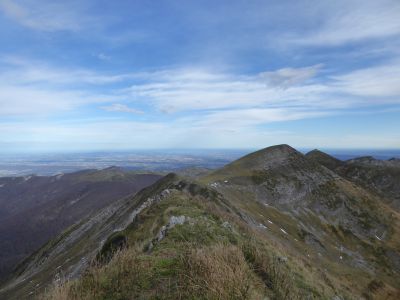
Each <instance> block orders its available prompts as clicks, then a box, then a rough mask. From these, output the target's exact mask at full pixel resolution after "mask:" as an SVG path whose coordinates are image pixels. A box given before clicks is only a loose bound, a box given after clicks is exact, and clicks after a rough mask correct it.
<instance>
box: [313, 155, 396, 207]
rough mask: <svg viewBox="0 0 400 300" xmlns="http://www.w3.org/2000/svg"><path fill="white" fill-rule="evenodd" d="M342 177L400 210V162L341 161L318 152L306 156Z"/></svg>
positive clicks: (366, 158) (369, 158) (370, 158)
mask: <svg viewBox="0 0 400 300" xmlns="http://www.w3.org/2000/svg"><path fill="white" fill-rule="evenodd" d="M306 157H307V158H309V159H311V160H313V161H315V162H318V163H320V164H322V165H324V166H325V167H327V168H328V169H331V170H332V171H334V172H336V173H338V174H339V175H340V176H342V177H344V178H346V179H348V180H350V181H353V182H355V183H356V184H358V185H361V186H362V187H364V188H365V189H367V190H369V191H371V192H373V193H376V194H378V195H379V196H381V197H383V200H384V201H385V203H387V204H389V205H390V206H391V207H393V208H395V209H397V210H398V211H399V210H400V160H399V159H396V158H392V159H389V160H379V159H375V158H373V157H372V156H365V157H358V158H354V159H350V160H348V161H345V162H343V161H340V160H337V159H336V158H334V157H332V156H330V155H328V154H326V153H323V152H321V151H318V150H313V151H311V152H309V153H307V154H306Z"/></svg>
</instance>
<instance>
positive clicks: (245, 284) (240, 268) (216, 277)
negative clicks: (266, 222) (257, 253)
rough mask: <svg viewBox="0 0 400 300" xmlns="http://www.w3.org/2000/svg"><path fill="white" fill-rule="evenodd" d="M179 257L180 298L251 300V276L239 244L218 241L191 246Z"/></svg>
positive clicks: (252, 279) (252, 278)
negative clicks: (205, 245) (208, 245)
mask: <svg viewBox="0 0 400 300" xmlns="http://www.w3.org/2000/svg"><path fill="white" fill-rule="evenodd" d="M181 260H182V264H183V267H184V268H183V271H184V272H182V274H181V284H183V290H184V291H185V293H184V294H183V295H182V297H183V299H187V298H201V299H227V300H228V299H232V300H233V299H251V297H252V295H253V291H252V282H253V281H254V277H253V274H252V272H251V270H250V268H249V266H248V265H247V264H246V260H245V259H244V256H243V253H242V251H241V250H240V249H239V248H238V247H236V246H233V245H223V244H217V245H214V246H211V247H206V248H200V249H193V250H190V251H188V253H186V254H184V255H183V256H182V257H181Z"/></svg>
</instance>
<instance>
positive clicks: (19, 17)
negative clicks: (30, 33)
mask: <svg viewBox="0 0 400 300" xmlns="http://www.w3.org/2000/svg"><path fill="white" fill-rule="evenodd" d="M78 8H79V7H78V6H77V5H74V3H72V2H69V3H67V2H60V1H41V2H40V3H38V2H37V1H29V0H28V1H12V0H1V1H0V10H1V11H2V12H3V13H4V14H6V15H7V16H8V17H9V18H11V19H12V20H14V21H16V22H18V23H19V24H21V25H23V26H26V27H29V28H31V29H35V30H41V31H57V30H71V31H77V30H79V29H80V28H81V26H82V23H83V22H85V20H86V17H84V16H83V14H79V12H78Z"/></svg>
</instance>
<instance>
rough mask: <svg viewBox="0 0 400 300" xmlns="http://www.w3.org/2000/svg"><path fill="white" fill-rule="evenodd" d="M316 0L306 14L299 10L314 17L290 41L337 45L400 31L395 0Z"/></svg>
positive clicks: (399, 6) (390, 34)
mask: <svg viewBox="0 0 400 300" xmlns="http://www.w3.org/2000/svg"><path fill="white" fill-rule="evenodd" d="M317 2H318V3H314V6H313V9H310V10H309V11H308V14H301V15H303V16H306V17H308V18H309V19H310V20H313V21H314V22H315V23H314V26H313V27H312V26H311V27H310V28H308V30H307V31H306V32H305V33H304V32H303V33H302V34H299V35H297V36H296V35H295V36H292V37H291V38H292V41H294V42H296V43H298V44H300V45H307V44H308V45H322V46H336V45H342V44H345V43H349V42H359V41H363V40H370V39H382V38H388V37H394V36H399V35H400V17H399V16H400V2H399V1H397V0H381V1H365V0H364V1H360V0H353V1H348V0H345V1H334V2H328V3H327V2H320V1H317Z"/></svg>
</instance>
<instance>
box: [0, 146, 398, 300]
mask: <svg viewBox="0 0 400 300" xmlns="http://www.w3.org/2000/svg"><path fill="white" fill-rule="evenodd" d="M324 158H327V157H326V156H324ZM336 165H337V166H338V167H341V165H342V163H340V162H335V163H334V164H330V165H329V167H327V166H325V165H324V164H323V163H321V162H318V161H317V160H316V159H314V158H312V157H309V155H307V156H305V155H303V154H301V153H300V152H298V151H296V150H295V149H293V148H292V147H290V146H287V145H279V146H274V147H269V148H266V149H263V150H260V151H257V152H254V153H252V154H249V155H247V156H245V157H243V158H241V159H239V160H237V161H234V162H232V163H230V164H228V165H227V166H225V167H223V168H221V169H218V170H215V171H214V172H207V173H206V174H205V175H203V176H200V177H190V178H185V177H182V176H178V175H175V174H169V175H167V176H165V177H163V178H162V179H160V180H159V181H157V182H156V183H154V184H153V185H151V186H149V187H147V188H145V189H143V190H141V191H140V192H139V193H137V194H132V195H131V196H129V197H126V198H123V199H120V200H118V201H115V202H113V203H112V205H110V206H107V207H105V208H103V209H101V210H99V211H98V212H97V214H95V215H94V216H92V217H89V218H86V219H83V220H81V221H80V222H78V223H76V224H74V225H73V226H72V227H70V228H69V229H68V230H66V231H65V232H64V233H63V234H62V235H60V236H58V237H57V238H56V239H53V240H51V241H50V242H49V243H47V244H46V245H45V246H43V247H42V248H41V249H39V250H38V251H37V253H35V254H34V255H32V256H31V257H29V258H28V259H26V260H25V261H24V262H23V263H22V264H20V265H19V267H18V269H17V270H16V272H14V274H13V277H12V279H10V280H9V281H8V282H7V283H6V284H5V285H3V287H2V289H1V290H0V296H1V297H4V298H7V299H24V298H30V297H36V298H38V299H60V300H61V299H335V300H339V299H399V298H400V280H399V278H400V277H399V276H400V229H399V228H400V227H399V225H400V216H399V213H398V212H397V211H396V210H394V209H393V208H391V207H390V206H389V205H388V204H387V202H386V201H384V200H383V199H382V197H381V196H380V194H378V193H375V192H373V191H371V190H369V189H367V188H365V187H364V186H363V185H361V184H358V183H357V182H356V181H355V180H354V181H353V180H351V178H350V177H345V176H342V175H341V174H340V173H339V172H336V171H335V168H336ZM332 166H333V168H332Z"/></svg>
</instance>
